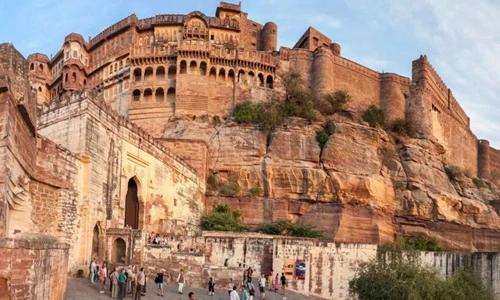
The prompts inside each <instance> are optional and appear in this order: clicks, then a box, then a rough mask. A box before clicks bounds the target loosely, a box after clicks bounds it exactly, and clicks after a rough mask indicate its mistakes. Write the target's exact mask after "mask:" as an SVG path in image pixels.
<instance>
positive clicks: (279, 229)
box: [255, 220, 325, 239]
mask: <svg viewBox="0 0 500 300" xmlns="http://www.w3.org/2000/svg"><path fill="white" fill-rule="evenodd" d="M255 231H256V232H262V233H265V234H273V235H281V234H283V233H286V234H287V235H289V236H295V237H306V238H318V239H325V236H324V235H323V233H322V232H321V231H319V230H317V229H316V228H315V227H314V226H309V225H305V224H302V223H292V222H291V221H289V220H278V221H274V222H271V223H264V224H261V225H259V226H258V227H257V228H256V229H255Z"/></svg>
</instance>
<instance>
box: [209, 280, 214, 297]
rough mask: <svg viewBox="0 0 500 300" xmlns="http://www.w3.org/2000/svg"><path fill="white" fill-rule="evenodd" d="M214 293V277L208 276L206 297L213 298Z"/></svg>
mask: <svg viewBox="0 0 500 300" xmlns="http://www.w3.org/2000/svg"><path fill="white" fill-rule="evenodd" d="M214 293H215V276H214V275H210V277H209V278H208V295H209V296H213V295H214Z"/></svg>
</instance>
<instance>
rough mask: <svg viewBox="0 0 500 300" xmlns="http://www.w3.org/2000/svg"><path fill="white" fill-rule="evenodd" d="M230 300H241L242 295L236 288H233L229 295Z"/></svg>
mask: <svg viewBox="0 0 500 300" xmlns="http://www.w3.org/2000/svg"><path fill="white" fill-rule="evenodd" d="M229 300H240V295H238V292H237V291H236V286H233V290H232V291H231V293H229Z"/></svg>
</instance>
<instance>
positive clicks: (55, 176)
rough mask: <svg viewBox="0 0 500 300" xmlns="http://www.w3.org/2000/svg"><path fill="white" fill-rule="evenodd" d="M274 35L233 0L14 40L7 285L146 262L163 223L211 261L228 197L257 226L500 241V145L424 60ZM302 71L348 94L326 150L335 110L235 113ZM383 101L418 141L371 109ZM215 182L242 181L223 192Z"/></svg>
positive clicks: (3, 50) (38, 295) (6, 192)
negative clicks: (46, 42)
mask: <svg viewBox="0 0 500 300" xmlns="http://www.w3.org/2000/svg"><path fill="white" fill-rule="evenodd" d="M277 38H278V26H277V25H276V24H275V23H272V22H268V23H266V24H264V25H262V24H259V23H256V22H254V21H252V20H250V19H249V18H248V16H247V14H246V13H245V12H243V11H242V10H241V4H240V5H235V4H229V3H225V2H221V3H220V6H219V7H218V8H217V9H216V12H215V16H214V17H211V16H206V15H205V14H203V13H201V12H199V11H194V12H192V13H189V14H186V15H177V14H165V15H156V16H154V17H151V18H146V19H138V18H137V17H136V15H135V14H134V15H130V16H128V17H126V18H125V19H123V20H121V21H119V22H118V23H116V24H113V25H111V26H110V27H108V28H106V29H105V30H104V31H102V32H101V33H99V34H98V35H97V36H95V37H93V38H88V39H84V38H83V37H82V36H81V35H80V34H78V33H70V34H69V35H67V36H66V37H65V38H64V41H63V43H62V47H61V48H60V51H59V52H57V54H56V55H54V56H52V57H51V58H49V57H47V55H45V54H40V53H35V54H32V55H30V56H28V58H27V59H25V58H24V57H23V56H22V55H21V54H20V53H19V52H18V51H17V50H16V49H15V48H14V46H13V45H12V44H0V103H1V105H0V138H1V140H0V163H1V165H0V168H1V169H0V174H1V175H0V178H1V180H0V185H1V187H0V291H2V292H0V293H3V291H5V290H6V291H8V294H9V295H10V297H11V298H8V299H18V298H23V299H27V298H25V297H28V298H29V299H49V298H50V299H62V298H63V297H64V295H65V291H66V286H67V284H66V282H67V275H68V274H69V275H70V276H77V275H82V274H85V275H86V274H87V273H88V269H89V263H90V260H91V258H93V257H97V258H99V259H104V258H105V257H108V258H109V260H110V262H111V263H116V264H122V265H125V264H132V263H134V264H144V265H146V266H147V265H148V263H149V262H151V263H153V261H157V260H159V258H158V257H153V256H152V255H149V254H148V253H149V252H148V247H149V246H148V245H147V239H148V235H149V234H151V232H154V233H159V234H160V235H161V236H162V237H163V236H165V235H166V236H168V237H169V238H171V239H172V240H177V241H178V240H180V239H184V241H185V242H187V241H188V240H189V238H190V237H192V238H193V239H197V240H198V241H200V240H201V241H202V242H200V243H199V244H198V246H199V247H200V249H202V250H203V251H205V252H204V253H205V254H206V255H207V257H211V256H210V255H212V257H213V255H215V254H214V253H215V252H214V251H215V250H214V249H216V244H217V243H222V242H227V241H228V240H229V239H230V238H229V237H225V238H224V237H223V238H218V237H217V234H215V233H214V234H212V235H207V233H206V232H205V233H201V230H200V227H199V220H200V216H201V215H202V214H203V213H204V212H206V211H210V209H211V208H212V207H213V206H214V205H215V204H221V203H222V204H228V205H229V206H230V207H232V208H234V209H239V210H240V211H241V212H242V218H243V222H244V223H246V224H249V225H257V224H260V223H263V222H266V221H271V220H280V219H288V220H291V221H301V222H304V223H307V224H310V225H314V226H316V227H317V228H319V229H321V230H323V231H324V232H325V233H326V234H327V236H328V238H329V239H330V240H331V241H332V242H339V243H362V244H373V245H376V244H382V243H385V242H393V241H395V240H398V239H400V238H401V237H408V236H419V237H429V238H434V239H436V240H437V241H438V242H439V243H440V245H442V246H443V247H444V248H445V249H447V250H450V251H454V250H457V251H468V252H498V251H499V250H500V218H499V216H498V214H497V211H496V209H495V206H496V203H497V201H498V199H499V196H498V195H499V190H498V189H497V187H496V186H497V185H496V184H498V183H499V179H500V151H499V150H496V149H493V148H492V147H490V146H489V143H488V141H486V140H478V139H477V138H476V136H475V135H474V134H473V133H472V132H471V130H470V124H469V123H470V122H469V117H468V116H467V115H466V113H465V112H464V111H463V109H462V108H461V107H460V105H459V103H458V102H457V100H456V99H455V97H454V96H453V93H452V91H451V90H450V89H449V88H448V87H447V86H446V85H445V83H444V82H443V81H442V80H441V78H440V77H439V75H438V74H437V72H436V70H435V69H434V68H433V67H432V65H431V64H430V62H429V60H428V58H427V57H426V56H421V57H420V58H418V59H416V60H415V61H413V63H412V78H406V77H404V76H400V75H397V74H393V73H379V72H376V71H374V70H371V69H369V68H367V67H365V66H362V65H360V64H358V63H356V62H353V61H351V60H349V59H348V58H345V57H343V56H342V54H341V46H340V45H339V44H337V43H334V42H332V40H330V38H328V37H326V36H325V35H323V34H321V33H320V32H318V31H317V30H315V29H314V28H311V27H309V28H308V29H307V30H306V31H305V33H304V34H303V35H302V37H301V38H300V39H299V40H298V41H297V43H296V44H295V45H294V46H293V47H291V48H288V47H284V46H282V47H278V45H277ZM290 72H296V73H299V74H300V76H301V79H302V82H303V84H304V86H305V88H307V89H308V90H309V91H310V92H311V94H312V95H313V98H315V99H320V98H321V97H322V96H323V95H324V94H327V93H332V92H335V91H337V90H344V91H346V92H347V93H348V94H349V95H350V96H351V99H352V100H351V101H350V102H349V103H348V104H347V110H348V111H349V112H350V114H351V118H347V117H345V116H337V117H334V119H333V121H334V122H335V131H334V133H333V134H331V135H330V137H329V140H328V142H327V143H326V145H325V146H324V147H323V148H322V149H321V148H320V146H319V145H318V143H317V142H316V138H315V136H316V133H315V132H316V131H317V130H318V129H319V128H321V126H322V124H324V122H325V121H326V119H325V120H319V121H307V120H302V119H299V118H291V119H289V120H288V121H286V123H285V124H283V125H282V126H280V127H279V128H277V129H276V130H275V131H274V132H273V133H272V134H271V136H270V137H266V135H265V134H264V133H262V131H260V130H259V129H258V128H255V127H254V126H250V125H238V124H236V123H235V122H234V121H232V120H231V112H232V109H233V106H234V105H235V104H238V103H241V102H243V101H253V102H263V101H280V100H281V101H283V100H284V98H285V97H284V94H285V92H284V84H283V78H284V77H283V74H289V73H290ZM370 105H375V106H377V107H378V108H380V109H381V110H382V111H383V112H384V113H385V122H386V123H387V124H389V123H390V122H392V121H393V120H397V119H406V120H408V121H409V122H410V123H411V124H412V125H413V127H414V128H415V129H416V131H417V138H396V137H395V136H394V135H392V134H390V133H388V132H386V131H384V130H383V129H381V128H372V127H370V126H368V125H367V124H366V123H364V122H363V121H360V120H361V117H360V116H361V115H362V113H363V112H364V111H365V110H366V109H367V108H368V107H369V106H370ZM457 170H462V171H461V172H458V171H457ZM453 172H455V173H460V174H458V175H457V174H455V173H453ZM447 173H448V174H447ZM450 173H453V174H450ZM464 173H465V174H467V175H468V176H464V175H463V174H464ZM450 175H451V176H450ZM207 178H208V179H210V180H207ZM214 178H215V179H216V180H217V181H219V182H220V183H221V184H229V183H232V184H233V186H234V185H237V186H238V187H239V188H238V189H237V191H235V192H234V193H232V194H230V195H229V194H227V193H218V192H217V188H214V187H213V186H211V185H213V182H212V181H213V180H214ZM474 183H476V184H474ZM250 190H252V191H254V192H253V193H250V192H249V191H250ZM242 236H244V235H242ZM259 243H264V244H265V239H264V240H262V239H261V240H260V241H259ZM264 244H262V245H264ZM259 245H260V244H259ZM283 245H285V244H283ZM198 246H197V247H198ZM271 246H272V244H271ZM245 247H247V246H245ZM263 247H264V246H263ZM266 247H267V246H266ZM276 247H277V246H276ZM276 247H275V248H273V247H268V248H265V247H264V248H262V249H264V250H265V251H267V252H266V253H268V254H269V253H272V251H273V249H274V251H277V250H276V249H278V248H276ZM221 249H222V248H221ZM227 249H229V250H231V251H233V250H234V249H233V248H231V247H229V248H227ZM227 249H226V250H227ZM259 249H260V248H259ZM226 250H225V251H226ZM229 250H227V251H229ZM264 250H262V251H264ZM234 251H236V250H234ZM248 251H251V249H250V248H249V249H248V250H247V254H246V255H247V256H248V255H249V254H248V253H249V252H248ZM265 251H264V252H265ZM332 251H333V250H332ZM358 251H359V249H358ZM311 253H312V252H311ZM256 255H257V254H256ZM274 255H276V253H275V254H274ZM257 256H258V255H257ZM257 256H256V257H257ZM248 259H249V258H247V262H248ZM307 259H309V256H308V257H307ZM310 259H311V260H313V259H314V257H313V254H311V256H310ZM211 261H212V262H214V260H213V258H212V260H211ZM222 261H223V260H222ZM270 261H271V262H272V260H270ZM229 263H230V264H231V263H232V262H231V260H229ZM222 264H223V263H222V262H221V263H220V265H222ZM267 264H268V265H267V267H269V268H270V265H269V262H267ZM264 265H265V262H262V266H263V267H262V268H263V269H262V270H258V271H265V268H264ZM321 265H322V263H321V262H318V265H317V267H318V268H320V267H321ZM308 270H309V269H308ZM151 272H154V271H151ZM151 272H150V273H151ZM328 272H330V271H328ZM328 274H329V273H328ZM308 276H309V275H308ZM319 277H321V276H318V278H319ZM308 278H309V277H308ZM311 280H313V279H311ZM314 284H320V283H314ZM311 286H312V285H311ZM321 289H323V292H324V291H326V290H327V287H326V285H325V286H324V287H323V288H321V287H320V288H318V289H317V290H316V291H320V290H321ZM330 292H331V291H330ZM332 293H333V292H331V293H330V294H328V295H333V294H332ZM328 297H330V296H327V298H328ZM332 297H333V296H332Z"/></svg>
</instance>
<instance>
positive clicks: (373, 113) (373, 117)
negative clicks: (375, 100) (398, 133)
mask: <svg viewBox="0 0 500 300" xmlns="http://www.w3.org/2000/svg"><path fill="white" fill-rule="evenodd" d="M361 117H362V118H363V120H364V121H365V122H367V123H368V124H370V127H376V126H377V125H382V124H384V120H385V116H384V112H383V111H382V110H381V109H380V108H378V107H377V106H375V105H373V104H372V105H370V106H369V107H368V109H367V110H365V112H364V113H363V115H362V116H361Z"/></svg>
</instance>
